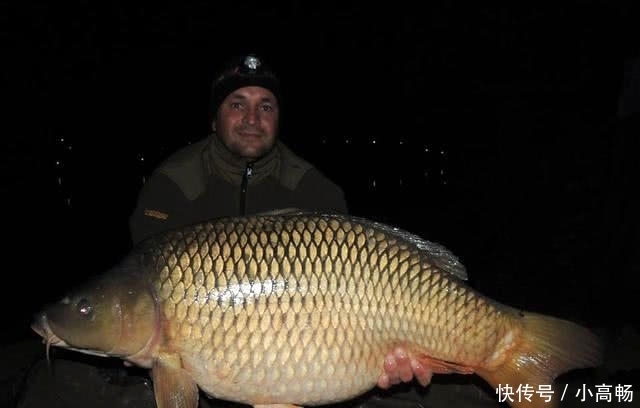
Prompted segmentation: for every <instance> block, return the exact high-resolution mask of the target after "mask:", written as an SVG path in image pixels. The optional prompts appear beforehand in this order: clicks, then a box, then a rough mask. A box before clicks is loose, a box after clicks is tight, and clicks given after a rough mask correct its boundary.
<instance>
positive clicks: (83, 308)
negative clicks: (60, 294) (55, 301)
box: [76, 298, 93, 316]
mask: <svg viewBox="0 0 640 408" xmlns="http://www.w3.org/2000/svg"><path fill="white" fill-rule="evenodd" d="M76 308H77V309H78V313H80V314H81V315H83V316H89V315H91V312H93V306H91V304H90V303H89V301H88V300H87V299H85V298H82V299H80V300H79V301H78V303H77V305H76Z"/></svg>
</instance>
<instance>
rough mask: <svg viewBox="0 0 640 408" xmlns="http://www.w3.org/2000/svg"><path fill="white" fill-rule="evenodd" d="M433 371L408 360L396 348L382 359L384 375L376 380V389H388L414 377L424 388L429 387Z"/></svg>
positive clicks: (402, 351)
mask: <svg viewBox="0 0 640 408" xmlns="http://www.w3.org/2000/svg"><path fill="white" fill-rule="evenodd" d="M432 376H433V371H432V370H431V369H429V368H428V367H426V366H424V365H423V364H422V363H420V362H419V361H417V360H412V359H410V358H409V355H408V354H407V352H406V351H405V350H404V349H402V348H396V349H395V350H393V351H392V352H391V353H389V354H387V356H386V357H385V359H384V373H382V375H380V377H379V378H378V387H380V388H382V389H388V388H390V387H391V386H392V385H395V384H398V383H400V382H410V381H411V380H413V378H414V377H415V378H416V380H417V381H418V382H419V383H420V384H421V385H422V386H424V387H426V386H427V385H429V383H430V382H431V377H432Z"/></svg>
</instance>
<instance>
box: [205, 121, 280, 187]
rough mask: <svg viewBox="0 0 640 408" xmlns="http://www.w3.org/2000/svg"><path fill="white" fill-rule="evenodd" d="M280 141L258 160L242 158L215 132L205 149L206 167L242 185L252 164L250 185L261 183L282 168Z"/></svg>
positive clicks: (213, 172) (214, 173) (229, 180)
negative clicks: (232, 151)
mask: <svg viewBox="0 0 640 408" xmlns="http://www.w3.org/2000/svg"><path fill="white" fill-rule="evenodd" d="M280 149H281V148H280V142H279V141H276V144H275V146H274V147H273V149H271V150H270V151H269V152H268V153H267V154H266V155H265V156H263V157H261V158H259V159H257V160H247V159H242V158H239V157H237V156H236V155H234V154H233V153H231V152H230V151H229V149H227V147H226V146H225V145H224V144H223V143H222V141H221V140H220V139H219V138H218V137H217V135H216V134H215V133H213V134H211V135H210V136H209V143H208V146H207V148H206V149H205V151H204V161H205V167H206V169H207V172H208V173H209V174H213V175H217V176H220V177H222V178H223V179H224V180H226V181H227V182H229V183H231V184H233V185H238V186H239V185H240V184H241V183H242V177H243V175H244V173H245V171H246V169H247V166H249V165H251V167H252V173H251V177H250V178H249V180H248V182H249V185H252V184H255V183H259V182H260V181H262V180H264V179H265V178H267V177H268V176H270V175H273V176H277V175H278V174H279V170H280Z"/></svg>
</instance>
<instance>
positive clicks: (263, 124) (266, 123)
mask: <svg viewBox="0 0 640 408" xmlns="http://www.w3.org/2000/svg"><path fill="white" fill-rule="evenodd" d="M278 119H279V108H278V101H277V100H276V98H275V96H274V95H273V93H272V92H271V91H269V90H268V89H266V88H262V87H260V86H246V87H243V88H238V89H236V90H235V91H233V92H232V93H231V94H229V95H228V96H227V97H226V98H225V99H224V100H223V101H222V103H221V104H220V107H219V108H218V112H217V115H216V121H215V122H214V123H213V129H214V131H216V133H217V134H218V137H219V138H220V140H221V141H222V143H224V144H225V146H227V148H228V149H229V150H230V151H231V152H232V153H234V154H236V155H237V156H239V157H242V158H245V159H258V158H260V157H262V156H263V155H264V154H265V153H267V152H268V151H269V150H271V148H272V147H273V145H274V143H275V141H276V135H277V133H278Z"/></svg>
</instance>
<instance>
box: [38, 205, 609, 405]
mask: <svg viewBox="0 0 640 408" xmlns="http://www.w3.org/2000/svg"><path fill="white" fill-rule="evenodd" d="M465 280H466V272H465V268H464V266H463V265H462V264H461V263H460V261H459V260H458V259H457V258H456V257H455V256H454V255H453V254H452V253H451V252H450V251H449V250H448V249H446V248H445V247H443V246H441V245H438V244H436V243H433V242H429V241H426V240H424V239H422V238H420V237H418V236H416V235H414V234H411V233H409V232H407V231H403V230H401V229H398V228H393V227H391V226H389V225H385V224H381V223H377V222H374V221H371V220H367V219H362V218H358V217H354V216H348V215H337V214H313V213H283V214H275V213H273V214H259V215H254V216H247V217H229V218H221V219H216V220H212V221H209V222H202V223H199V224H195V225H190V226H187V227H184V228H180V229H176V230H173V231H169V232H166V233H162V234H159V235H157V236H155V237H152V238H150V239H148V240H146V241H145V242H143V243H141V244H140V245H138V246H136V247H135V248H134V249H133V250H132V251H131V252H130V253H129V254H128V255H127V256H126V257H125V258H124V259H123V260H122V262H120V263H118V264H117V265H116V266H114V267H113V268H112V269H111V270H109V271H107V272H106V273H104V274H102V275H100V276H98V277H96V278H95V279H94V280H92V281H90V282H89V283H88V284H86V285H85V286H82V287H79V288H78V289H77V290H74V291H72V292H71V293H69V294H68V295H67V296H65V297H64V298H63V299H62V300H61V301H60V302H58V303H55V304H52V305H49V306H47V307H46V308H44V309H43V311H42V312H41V313H39V314H38V315H37V316H36V319H35V321H34V323H33V324H32V327H33V329H34V330H35V331H36V332H37V333H38V334H39V335H40V336H42V337H43V338H44V341H46V342H47V345H54V346H59V347H65V348H70V349H73V350H77V351H81V352H87V353H91V354H97V355H102V356H111V357H119V358H122V359H124V360H125V361H126V362H128V363H131V364H136V365H139V366H141V367H146V368H149V369H151V376H152V380H153V384H154V392H155V396H156V402H157V404H158V406H159V407H161V408H164V407H196V406H197V403H198V387H199V388H200V389H202V390H203V391H204V392H205V393H207V394H208V395H210V396H212V397H216V398H220V399H225V400H230V401H235V402H240V403H245V404H249V405H253V406H255V407H261V406H266V405H296V406H310V405H322V404H329V403H335V402H338V401H344V400H348V399H351V398H354V397H357V396H359V395H361V394H363V393H365V392H366V391H368V390H370V389H372V388H373V387H375V385H376V380H377V378H378V377H379V376H380V374H381V373H382V372H383V364H384V357H385V355H387V354H389V353H390V352H391V351H392V350H394V349H395V348H396V347H402V348H403V349H404V350H406V351H407V352H408V354H409V355H410V358H411V359H414V360H416V361H419V362H420V363H422V364H424V365H425V366H427V367H429V368H430V369H432V370H433V371H434V372H435V373H441V374H445V373H462V374H477V375H479V376H480V377H482V378H483V379H484V380H485V381H487V382H488V383H489V384H490V385H491V386H493V387H494V388H496V387H498V386H499V384H510V385H512V386H516V387H517V385H516V384H523V385H524V384H527V385H529V386H532V387H533V389H537V387H538V386H539V385H543V384H552V383H553V381H554V379H555V378H556V377H557V376H558V375H559V374H561V373H564V372H566V371H569V370H572V369H576V368H583V367H591V366H597V365H598V364H600V361H601V357H602V351H601V343H600V341H599V339H598V338H597V337H596V336H595V335H594V334H592V333H591V332H590V331H589V330H588V329H586V328H584V327H582V326H579V325H577V324H575V323H572V322H569V321H566V320H562V319H558V318H554V317H550V316H545V315H541V314H537V313H530V312H526V311H521V310H517V309H515V308H512V307H509V306H506V305H503V304H501V303H498V302H496V301H494V300H492V299H490V298H488V297H486V296H484V295H482V294H481V293H479V292H477V291H475V290H473V289H472V288H471V287H469V286H468V285H467V284H466V283H465ZM514 389H515V387H514ZM556 394H557V393H556ZM557 402H558V401H557V395H554V397H553V401H552V403H545V402H544V400H543V399H541V398H538V399H535V398H533V399H532V402H528V401H526V400H523V401H522V402H519V401H515V400H514V401H513V402H510V404H511V405H512V406H513V407H520V406H525V405H526V406H532V407H536V406H553V404H554V403H557Z"/></svg>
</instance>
